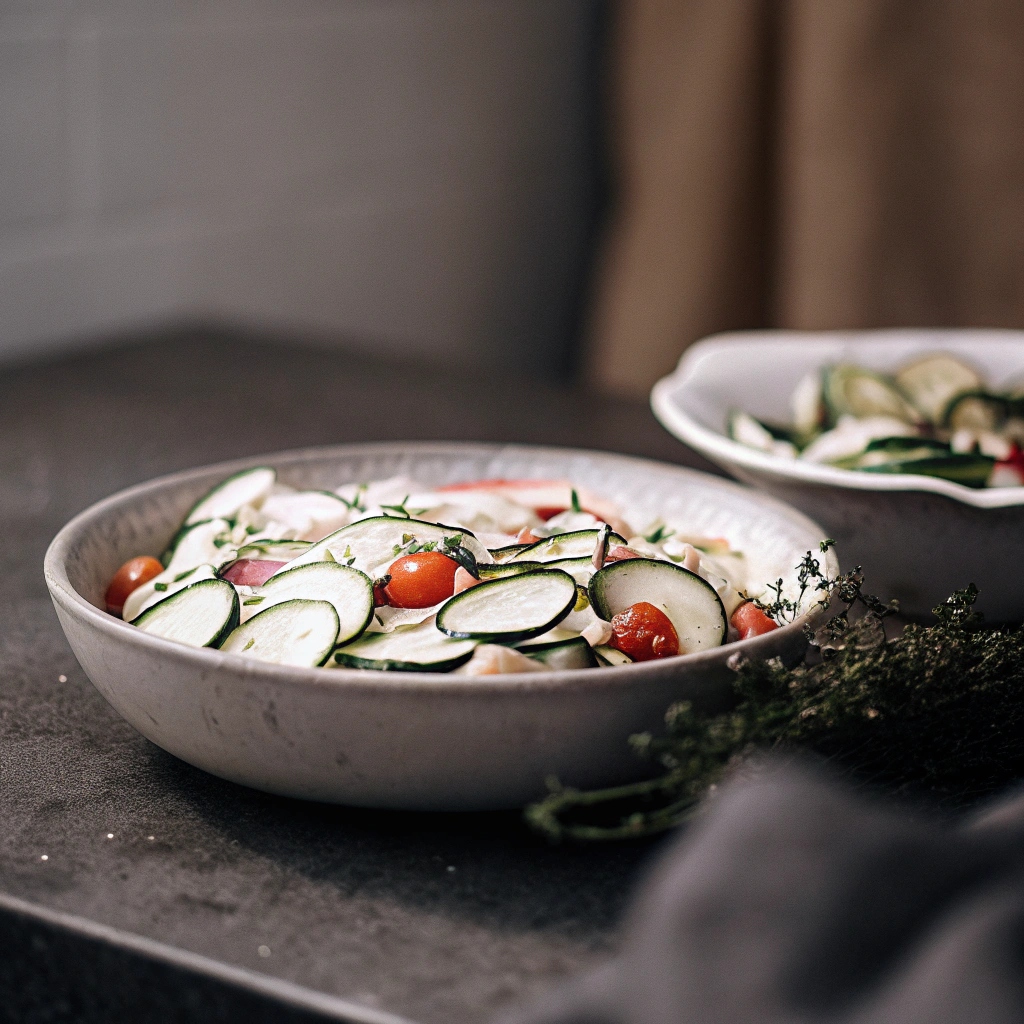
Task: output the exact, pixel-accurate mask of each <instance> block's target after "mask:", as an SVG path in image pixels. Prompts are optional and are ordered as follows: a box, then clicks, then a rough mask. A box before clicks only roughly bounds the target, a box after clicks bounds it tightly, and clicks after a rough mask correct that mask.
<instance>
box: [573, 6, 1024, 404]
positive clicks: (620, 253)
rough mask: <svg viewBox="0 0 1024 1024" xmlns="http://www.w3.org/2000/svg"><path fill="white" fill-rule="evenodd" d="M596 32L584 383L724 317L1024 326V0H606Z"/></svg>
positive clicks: (669, 349) (768, 323)
mask: <svg viewBox="0 0 1024 1024" xmlns="http://www.w3.org/2000/svg"><path fill="white" fill-rule="evenodd" d="M613 39H614V42H613V45H612V51H613V52H612V54H611V61H612V65H611V67H612V70H611V88H612V90H613V97H612V109H613V113H612V138H613V140H614V143H613V145H614V149H613V163H614V168H615V173H616V178H617V196H618V199H617V204H616V208H615V211H614V213H613V217H612V222H611V224H610V227H609V231H608V234H607V238H606V240H605V246H604V249H603V253H602V258H601V264H600V267H599V272H598V275H597V280H596V289H595V301H594V306H593V315H592V321H591V331H590V347H589V350H588V359H589V372H590V375H591V378H592V380H593V381H594V382H595V383H597V384H598V385H599V386H600V387H602V388H603V389H605V390H610V391H615V392H620V393H624V394H646V392H647V391H648V390H649V388H650V386H651V384H652V383H653V382H654V381H655V380H656V379H657V378H658V377H659V376H661V375H662V374H664V373H666V372H668V371H669V370H670V369H671V368H672V366H673V365H674V364H675V362H676V360H677V359H678V358H679V356H680V354H681V353H682V351H683V349H684V348H685V347H686V346H687V345H688V344H690V343H691V342H693V341H695V340H696V339H697V338H700V337H702V336H704V335H706V334H709V333H712V332H714V331H720V330H729V329H735V328H745V327H793V328H809V329H821V328H844V327H880V326H905V325H925V326H930V325H950V326H957V325H979V326H983V325H987V326H1006V327H1022V326H1024V3H1021V2H1019V0H1018V2H1016V3H1014V2H1011V0H969V2H968V0H945V2H943V0H777V2H771V0H622V2H621V3H620V5H619V6H618V8H617V12H616V18H615V26H614V32H613Z"/></svg>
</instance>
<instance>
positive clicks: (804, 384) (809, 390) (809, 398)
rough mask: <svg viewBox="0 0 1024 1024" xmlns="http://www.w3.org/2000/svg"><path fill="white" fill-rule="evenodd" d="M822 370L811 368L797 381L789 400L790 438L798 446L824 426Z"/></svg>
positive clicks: (800, 446) (801, 445)
mask: <svg viewBox="0 0 1024 1024" xmlns="http://www.w3.org/2000/svg"><path fill="white" fill-rule="evenodd" d="M822 376H823V375H822V372H821V370H811V372H810V373H808V374H805V375H804V376H803V377H801V378H800V380H799V381H798V382H797V385H796V388H795V389H794V391H793V395H792V397H791V398H790V400H789V404H790V409H791V410H792V413H793V433H794V435H795V436H794V437H792V438H790V440H791V441H793V443H794V444H796V446H797V447H798V448H802V447H803V445H804V444H806V443H807V441H808V440H809V439H810V438H812V437H813V436H814V435H815V434H817V433H818V431H819V430H821V429H822V428H823V427H824V426H825V418H826V411H825V401H824V398H823V397H822Z"/></svg>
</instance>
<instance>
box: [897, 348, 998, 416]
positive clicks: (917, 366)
mask: <svg viewBox="0 0 1024 1024" xmlns="http://www.w3.org/2000/svg"><path fill="white" fill-rule="evenodd" d="M982 384H983V382H982V379H981V376H980V375H979V374H978V372H977V371H976V370H974V369H972V368H971V367H970V366H967V365H966V364H965V363H961V362H960V360H959V359H954V358H953V357H952V356H950V355H945V354H940V355H933V356H925V357H924V358H923V359H917V360H915V361H914V362H912V363H910V364H908V365H907V366H904V367H903V368H902V369H901V370H900V371H899V372H898V373H897V374H896V385H897V387H899V389H900V390H901V391H902V392H903V394H904V395H906V396H907V398H909V399H910V401H911V403H912V404H913V406H914V407H915V408H916V409H917V410H918V411H919V412H920V413H921V414H922V415H923V416H924V417H925V418H926V419H927V420H928V421H929V422H931V423H941V422H942V416H943V413H945V411H946V409H948V408H949V403H950V402H951V401H952V400H953V399H954V398H955V397H956V396H957V395H962V394H963V393H964V392H967V391H980V390H981V388H982Z"/></svg>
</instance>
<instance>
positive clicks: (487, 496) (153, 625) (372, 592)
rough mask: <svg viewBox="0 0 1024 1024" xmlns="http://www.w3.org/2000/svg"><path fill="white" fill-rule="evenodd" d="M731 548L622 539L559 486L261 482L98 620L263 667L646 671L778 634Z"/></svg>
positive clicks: (617, 528) (210, 504)
mask: <svg viewBox="0 0 1024 1024" xmlns="http://www.w3.org/2000/svg"><path fill="white" fill-rule="evenodd" d="M746 587H747V580H746V578H745V559H744V556H743V554H742V552H739V551H735V550H733V549H732V548H730V546H729V543H728V542H727V541H726V540H724V539H722V538H718V537H703V536H689V535H687V534H686V533H685V532H684V529H683V528H682V527H680V526H679V525H678V524H672V525H669V524H665V523H662V522H656V523H650V524H646V525H645V526H644V527H643V529H642V530H640V531H637V530H634V529H633V528H632V527H631V526H629V525H628V524H627V523H626V522H625V521H624V520H623V518H622V516H621V513H620V511H619V510H618V509H617V508H616V507H615V506H614V505H612V504H611V503H609V502H608V501H605V500H603V499H601V498H600V497H598V496H595V495H591V494H589V493H587V492H585V491H583V490H582V489H580V490H577V489H574V488H573V487H572V485H571V484H570V483H568V482H565V481H542V480H518V481H517V480H481V481H473V482H469V483H461V484H453V485H449V486H446V487H439V488H434V489H427V488H425V487H424V486H422V485H420V484H417V483H415V482H413V481H410V480H408V479H405V478H395V479H390V480H383V481H376V482H372V483H366V484H348V485H345V486H342V487H339V488H338V489H337V490H336V491H297V490H294V489H293V488H291V487H287V486H285V485H283V484H281V483H280V482H278V480H277V477H276V474H275V472H274V470H273V469H269V468H266V467H258V468H255V469H249V470H245V471H244V472H241V473H238V474H236V475H235V476H232V477H229V478H228V479H227V480H224V481H223V482H222V483H220V484H218V485H217V486H216V487H214V488H213V490H211V491H210V492H209V493H208V494H206V495H205V496H204V497H203V498H202V499H201V500H200V501H199V502H197V503H196V505H195V506H194V507H193V508H192V510H191V511H190V512H189V513H188V515H187V516H186V517H185V520H184V522H183V523H182V524H181V527H180V529H179V530H178V531H177V533H176V535H175V536H174V538H173V539H172V541H171V543H170V545H169V547H168V549H167V550H166V551H165V552H164V553H163V555H162V557H161V558H159V559H157V558H153V557H150V556H139V557H136V558H133V559H131V560H130V561H128V562H126V563H125V564H124V565H123V566H121V568H120V569H119V570H118V571H117V573H116V574H115V576H114V577H113V579H112V580H111V582H110V585H109V588H108V590H107V594H106V604H107V610H108V611H109V612H110V613H111V614H114V615H118V616H120V617H121V618H123V619H124V620H125V621H126V622H130V623H132V624H133V625H134V626H136V627H137V628H138V629H141V630H145V631H146V632H148V633H152V634H154V635H156V636H161V637H164V638H166V639H169V640H175V641H178V642H179V643H183V644H189V645H192V646H196V647H217V648H219V649H220V650H223V651H230V652H232V653H233V654H240V655H242V656H244V657H249V658H255V659H258V660H261V661H265V662H271V663H275V664H281V665H295V666H307V667H313V666H325V667H328V668H334V667H341V668H359V669H383V670H388V671H411V672H456V673H460V674H467V675H493V674H498V673H513V672H535V671H543V670H551V669H582V668H599V667H608V666H618V665H624V664H629V663H632V662H634V661H649V660H652V659H656V658H667V657H673V656H676V655H681V654H690V653H693V652H695V651H703V650H708V649H709V648H713V647H718V646H720V645H721V644H724V643H727V642H729V641H731V640H737V639H745V638H747V637H750V636H757V635H759V634H761V633H766V632H768V631H769V630H772V629H775V628H777V625H778V624H777V623H776V622H775V621H773V619H771V618H770V617H769V616H768V615H766V614H765V613H764V612H763V611H762V610H761V608H760V607H759V606H758V605H757V604H756V603H755V602H753V601H750V600H747V599H746V597H745V596H744V592H745V589H746Z"/></svg>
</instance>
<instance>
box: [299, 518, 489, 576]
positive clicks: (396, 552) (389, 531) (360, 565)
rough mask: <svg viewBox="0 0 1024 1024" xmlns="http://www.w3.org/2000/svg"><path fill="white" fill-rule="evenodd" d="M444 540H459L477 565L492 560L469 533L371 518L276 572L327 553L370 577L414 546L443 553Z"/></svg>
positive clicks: (409, 521)
mask: <svg viewBox="0 0 1024 1024" xmlns="http://www.w3.org/2000/svg"><path fill="white" fill-rule="evenodd" d="M446 540H450V541H455V540H458V542H459V543H460V544H461V545H462V546H463V547H464V548H466V549H467V550H468V551H469V552H471V553H472V555H473V556H474V557H475V558H476V560H477V562H478V563H479V562H484V563H489V562H490V560H491V555H490V552H489V551H488V550H487V548H485V547H484V546H483V544H481V543H480V541H478V540H477V539H476V537H474V536H473V534H472V533H470V532H469V530H463V529H461V528H460V527H456V526H443V525H441V524H439V523H427V522H424V521H423V520H421V519H404V518H400V517H398V516H371V517H370V518H369V519H360V520H359V522H357V523H350V524H349V525H348V526H343V527H342V528H341V529H340V530H335V532H334V533H332V534H331V535H330V536H328V537H324V539H323V540H319V541H317V542H316V543H315V544H311V545H310V546H309V548H307V550H306V551H304V552H303V553H302V554H301V555H299V556H298V557H297V558H294V559H292V561H291V562H289V563H288V565H286V566H285V567H284V568H282V569H280V570H279V572H287V571H288V570H289V569H293V568H295V567H297V566H299V565H305V564H306V563H308V562H323V561H326V560H327V559H326V554H325V553H326V552H330V557H332V558H333V559H334V560H335V561H336V562H340V563H341V564H342V565H351V566H353V567H354V568H356V569H359V570H360V571H361V572H365V573H366V574H367V575H368V576H373V575H374V574H375V573H376V572H377V571H378V570H380V571H383V570H384V569H386V568H387V566H388V565H390V564H391V563H392V562H393V561H394V560H395V559H396V558H400V557H401V556H402V555H406V554H409V553H410V551H411V550H412V548H413V546H414V545H415V546H416V547H417V550H419V551H422V550H424V546H426V548H427V550H431V551H440V552H441V553H442V554H443V553H444V550H445V541H446Z"/></svg>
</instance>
